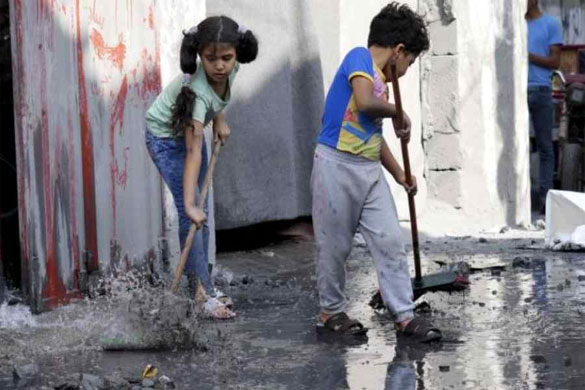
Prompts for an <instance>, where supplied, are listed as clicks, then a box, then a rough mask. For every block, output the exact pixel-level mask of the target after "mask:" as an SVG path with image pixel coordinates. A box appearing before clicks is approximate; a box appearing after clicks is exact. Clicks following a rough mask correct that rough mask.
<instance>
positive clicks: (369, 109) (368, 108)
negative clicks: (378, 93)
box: [351, 76, 411, 142]
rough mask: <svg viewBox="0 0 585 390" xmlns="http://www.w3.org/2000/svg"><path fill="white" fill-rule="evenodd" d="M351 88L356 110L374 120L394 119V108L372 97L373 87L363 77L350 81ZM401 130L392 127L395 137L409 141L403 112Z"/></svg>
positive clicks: (407, 127) (406, 121)
mask: <svg viewBox="0 0 585 390" xmlns="http://www.w3.org/2000/svg"><path fill="white" fill-rule="evenodd" d="M351 87H352V89H353V95H354V98H355V103H356V106H357V109H358V110H359V111H360V112H363V113H366V114H368V115H370V116H373V117H376V118H396V107H395V106H394V104H390V103H388V102H387V101H385V100H383V99H380V98H378V97H375V96H374V85H373V84H372V82H371V81H370V80H368V79H367V78H365V77H360V76H356V77H354V78H352V79H351ZM403 115H404V121H403V127H404V128H403V129H398V128H396V126H395V127H394V131H395V132H396V136H397V137H398V138H402V139H404V140H405V141H406V142H408V141H409V140H410V126H411V124H410V118H409V117H408V115H406V113H405V112H403Z"/></svg>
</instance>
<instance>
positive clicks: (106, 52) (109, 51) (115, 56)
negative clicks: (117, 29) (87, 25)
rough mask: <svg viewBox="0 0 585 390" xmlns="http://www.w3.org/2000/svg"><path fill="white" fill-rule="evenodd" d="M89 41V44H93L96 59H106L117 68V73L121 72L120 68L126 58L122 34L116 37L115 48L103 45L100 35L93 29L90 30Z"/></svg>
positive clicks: (102, 38)
mask: <svg viewBox="0 0 585 390" xmlns="http://www.w3.org/2000/svg"><path fill="white" fill-rule="evenodd" d="M89 39H90V40H91V43H93V47H94V50H95V52H96V54H97V56H98V58H100V59H104V58H107V59H108V60H110V61H111V62H112V63H113V64H114V65H115V66H116V67H117V68H118V70H119V71H122V68H123V67H124V58H125V57H126V45H125V44H124V42H123V36H122V34H120V36H119V37H118V44H116V45H115V46H108V45H107V44H106V43H105V41H104V37H103V36H102V34H101V33H100V32H99V31H98V30H96V29H95V28H94V29H92V31H91V34H90V35H89Z"/></svg>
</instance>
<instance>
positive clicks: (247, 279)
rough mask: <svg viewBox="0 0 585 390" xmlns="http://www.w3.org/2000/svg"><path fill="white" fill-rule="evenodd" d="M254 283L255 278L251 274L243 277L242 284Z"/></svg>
mask: <svg viewBox="0 0 585 390" xmlns="http://www.w3.org/2000/svg"><path fill="white" fill-rule="evenodd" d="M252 283H254V278H253V277H251V276H249V275H244V276H243V277H242V284H252Z"/></svg>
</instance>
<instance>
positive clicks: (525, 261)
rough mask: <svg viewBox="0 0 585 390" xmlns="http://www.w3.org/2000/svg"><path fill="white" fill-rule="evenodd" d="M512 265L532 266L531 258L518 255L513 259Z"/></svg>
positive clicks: (519, 266) (515, 266) (520, 266)
mask: <svg viewBox="0 0 585 390" xmlns="http://www.w3.org/2000/svg"><path fill="white" fill-rule="evenodd" d="M512 267H514V268H530V259H529V258H528V257H525V256H517V257H515V258H514V260H512Z"/></svg>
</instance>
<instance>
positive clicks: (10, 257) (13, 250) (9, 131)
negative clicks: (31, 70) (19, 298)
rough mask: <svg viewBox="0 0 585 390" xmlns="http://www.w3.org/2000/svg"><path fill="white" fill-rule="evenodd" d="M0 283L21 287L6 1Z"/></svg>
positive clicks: (2, 16) (3, 1)
mask: <svg viewBox="0 0 585 390" xmlns="http://www.w3.org/2000/svg"><path fill="white" fill-rule="evenodd" d="M0 118H1V119H0V120H1V123H2V129H1V130H0V188H1V190H0V283H2V280H1V278H2V275H4V278H5V279H6V282H7V285H8V288H11V289H17V288H19V287H20V241H19V228H18V189H17V184H16V183H17V180H16V177H17V176H16V175H17V172H16V144H15V133H14V104H13V89H12V55H11V50H10V14H9V8H8V0H0ZM0 288H1V287H0Z"/></svg>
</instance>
